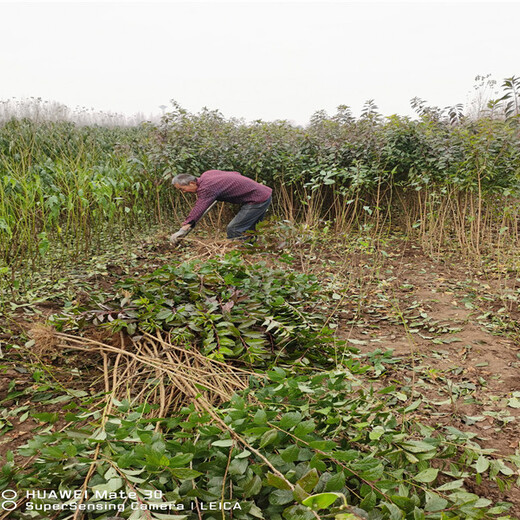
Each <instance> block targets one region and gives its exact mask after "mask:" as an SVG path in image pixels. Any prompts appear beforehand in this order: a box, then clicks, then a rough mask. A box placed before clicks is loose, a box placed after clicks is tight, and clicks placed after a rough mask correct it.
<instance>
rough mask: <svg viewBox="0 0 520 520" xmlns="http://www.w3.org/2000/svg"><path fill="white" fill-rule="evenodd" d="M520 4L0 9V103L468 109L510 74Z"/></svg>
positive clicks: (270, 111)
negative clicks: (486, 80)
mask: <svg viewBox="0 0 520 520" xmlns="http://www.w3.org/2000/svg"><path fill="white" fill-rule="evenodd" d="M519 15H520V2H516V1H515V2H513V1H510V2H507V3H500V2H493V3H492V2H470V1H465V2H425V1H421V0H415V1H413V2H411V1H410V2H391V1H384V2H374V1H366V0H365V1H364V2H347V1H336V2H296V1H284V2H273V1H264V2H251V1H244V0H241V1H240V2H221V1H217V0H214V1H208V2H196V1H192V2H178V1H173V0H171V1H163V2H160V3H152V2H146V3H145V2H132V3H131V2H74V1H70V0H69V1H68V2H53V3H51V2H32V3H24V2H16V3H15V2H1V1H0V23H1V26H0V73H1V76H0V78H1V79H0V100H5V99H8V98H11V97H16V98H25V97H31V96H34V97H41V98H43V99H46V100H52V101H59V102H62V103H65V104H67V105H68V106H70V107H71V108H74V107H76V106H86V107H89V108H90V107H93V108H95V109H98V110H110V111H113V112H121V113H124V114H128V115H131V114H134V113H136V112H143V113H145V114H146V115H148V114H152V113H153V114H158V113H160V109H159V106H160V105H168V106H170V100H172V99H174V100H176V101H177V102H179V103H180V105H181V106H183V107H184V108H186V109H188V110H189V111H192V112H197V111H199V110H200V109H201V108H202V107H204V106H206V107H208V108H210V109H219V110H220V111H221V112H222V113H223V114H224V115H225V116H228V117H231V116H233V117H243V118H245V119H246V120H248V121H249V120H254V119H264V120H274V119H289V120H292V121H294V122H296V123H299V124H305V123H306V122H308V120H309V118H310V116H311V115H312V113H314V112H315V111H316V110H320V109H324V110H326V111H327V112H329V113H334V112H335V109H336V107H337V106H338V105H340V104H345V105H349V106H350V107H351V108H352V110H353V112H354V114H355V115H359V113H360V110H361V107H362V106H363V104H364V102H365V101H366V100H368V99H374V100H375V102H376V104H377V105H378V106H379V108H380V111H381V112H382V113H383V114H385V115H390V114H392V113H398V114H401V115H409V114H412V111H411V109H410V99H411V98H413V97H414V96H418V97H420V98H423V99H425V100H427V101H428V103H429V104H431V105H436V106H440V107H444V106H446V105H453V104H456V103H465V102H466V101H467V100H468V96H469V94H470V92H471V90H472V87H473V85H474V78H475V76H476V75H485V74H488V73H491V74H492V76H493V77H494V79H496V80H498V81H499V83H500V82H501V81H502V80H503V79H504V78H505V77H510V76H513V75H520V52H519V50H518V49H519V48H520V45H519V43H518V42H519V39H518V37H519V32H518V21H519V19H520V16H519Z"/></svg>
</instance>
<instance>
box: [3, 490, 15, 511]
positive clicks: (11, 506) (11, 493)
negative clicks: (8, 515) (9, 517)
mask: <svg viewBox="0 0 520 520" xmlns="http://www.w3.org/2000/svg"><path fill="white" fill-rule="evenodd" d="M0 495H1V497H2V502H1V503H0V508H1V509H3V510H4V511H14V510H15V509H16V508H17V506H18V504H17V503H16V499H17V498H18V493H17V492H16V491H15V490H14V489H4V490H3V491H2V493H0Z"/></svg>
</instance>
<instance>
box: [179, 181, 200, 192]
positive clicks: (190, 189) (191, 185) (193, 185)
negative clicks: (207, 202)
mask: <svg viewBox="0 0 520 520" xmlns="http://www.w3.org/2000/svg"><path fill="white" fill-rule="evenodd" d="M174 186H175V187H176V188H177V189H178V190H181V191H182V192H184V193H195V192H196V191H197V187H198V186H197V183H196V182H190V183H189V184H187V185H186V186H181V185H180V184H174Z"/></svg>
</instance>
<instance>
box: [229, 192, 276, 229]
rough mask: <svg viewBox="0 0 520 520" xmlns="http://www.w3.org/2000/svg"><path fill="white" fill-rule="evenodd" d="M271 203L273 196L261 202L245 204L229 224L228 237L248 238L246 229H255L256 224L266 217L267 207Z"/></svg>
mask: <svg viewBox="0 0 520 520" xmlns="http://www.w3.org/2000/svg"><path fill="white" fill-rule="evenodd" d="M270 204H271V197H269V198H268V199H267V200H266V201H265V202H262V203H260V204H244V205H243V206H242V207H241V208H240V210H239V212H238V213H237V214H236V215H235V218H234V219H233V220H232V221H231V222H230V223H229V224H228V227H227V237H228V238H239V237H240V238H246V237H245V236H243V235H244V233H245V232H246V231H249V230H252V229H255V227H256V225H257V224H258V223H259V222H260V221H261V220H262V219H263V218H264V216H265V213H266V211H267V208H268V207H269V205H270Z"/></svg>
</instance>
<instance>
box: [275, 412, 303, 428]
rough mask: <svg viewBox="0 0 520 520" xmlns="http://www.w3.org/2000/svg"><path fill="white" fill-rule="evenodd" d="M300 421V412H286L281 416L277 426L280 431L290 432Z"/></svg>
mask: <svg viewBox="0 0 520 520" xmlns="http://www.w3.org/2000/svg"><path fill="white" fill-rule="evenodd" d="M301 420H302V414H301V413H300V412H288V413H285V414H283V415H282V418H281V419H280V424H279V425H278V426H279V427H280V428H281V429H282V430H290V429H291V428H292V427H293V426H296V425H297V424H298V423H299V422H301Z"/></svg>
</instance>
